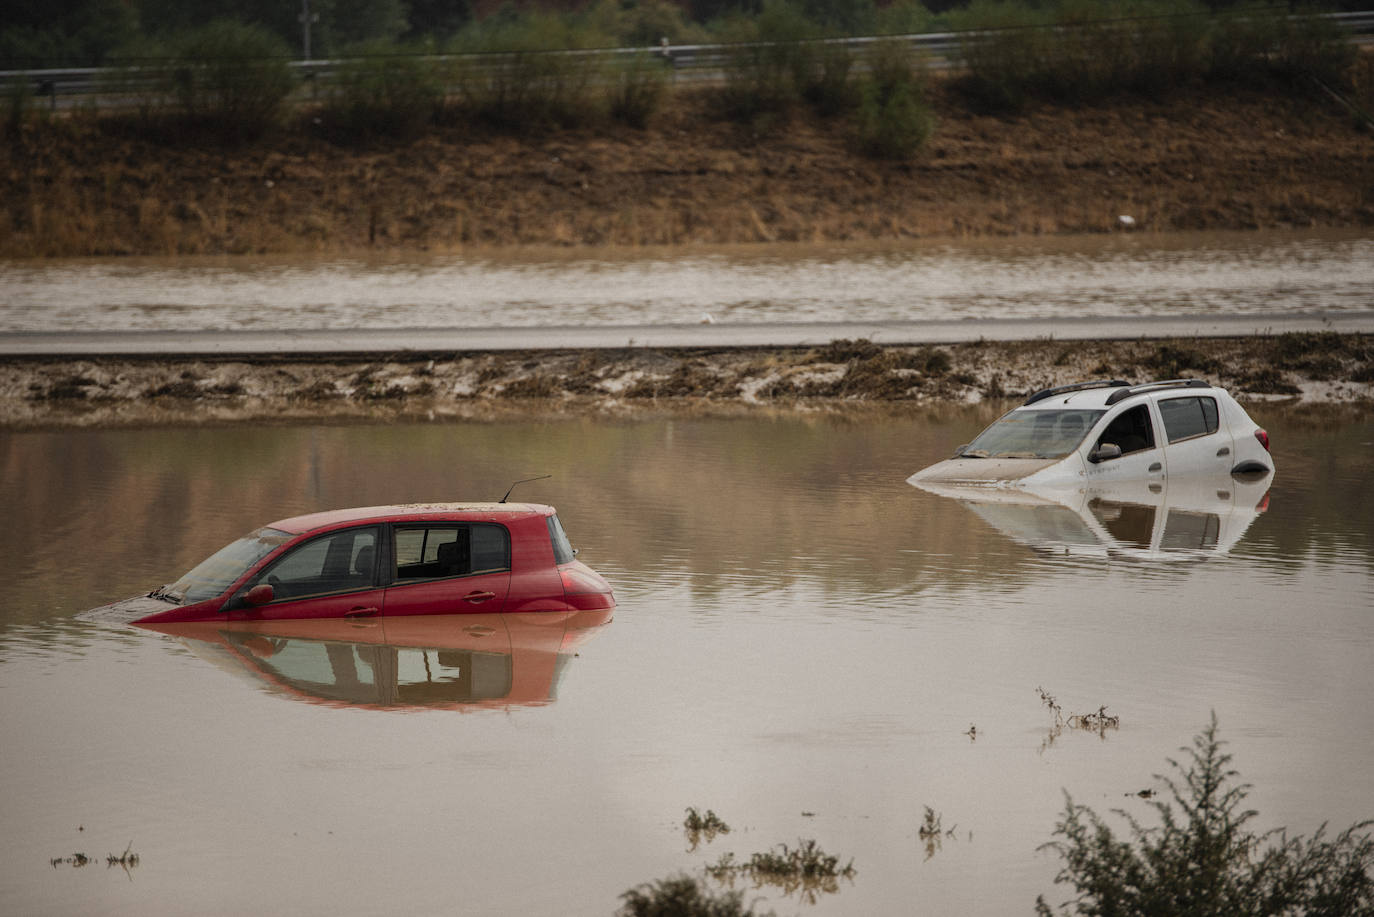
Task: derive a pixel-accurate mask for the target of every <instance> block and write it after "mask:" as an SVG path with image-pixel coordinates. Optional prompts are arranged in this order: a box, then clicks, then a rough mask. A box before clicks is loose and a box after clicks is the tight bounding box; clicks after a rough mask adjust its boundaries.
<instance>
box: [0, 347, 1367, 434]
mask: <svg viewBox="0 0 1374 917" xmlns="http://www.w3.org/2000/svg"><path fill="white" fill-rule="evenodd" d="M1182 376H1194V377H1200V378H1205V379H1208V380H1210V381H1214V382H1219V383H1221V384H1222V385H1224V386H1225V387H1227V388H1228V389H1230V390H1231V391H1232V392H1234V393H1235V394H1236V395H1237V396H1238V397H1239V398H1241V399H1242V400H1251V401H1254V400H1261V399H1288V400H1293V401H1298V402H1302V403H1346V404H1349V403H1354V404H1368V403H1370V402H1371V401H1374V339H1371V336H1368V335H1358V334H1351V335H1341V334H1334V333H1329V334H1285V335H1278V336H1273V337H1246V338H1207V339H1201V338H1190V339H1174V340H1137V341H1025V342H973V343H966V344H951V345H935V346H891V347H883V346H879V345H876V344H872V343H870V342H868V341H863V340H859V341H851V340H840V341H834V342H832V343H830V344H829V345H826V346H824V347H819V348H786V347H778V348H737V349H712V350H707V349H678V350H668V349H645V348H627V349H616V350H574V349H566V350H540V351H503V352H499V353H498V352H492V353H434V354H413V353H407V354H390V355H387V354H376V355H370V356H366V357H359V356H349V357H347V358H332V357H327V356H326V357H304V356H301V357H292V356H284V357H279V358H271V359H262V358H255V359H247V358H235V357H223V358H217V359H185V360H178V359H162V358H159V359H151V358H146V359H139V358H117V359H116V358H108V359H80V360H58V359H15V358H11V359H8V360H5V361H4V362H0V425H3V426H5V427H9V428H11V429H15V428H27V427H46V426H106V425H111V426H130V425H157V424H207V423H226V422H244V421H254V422H261V421H296V420H316V419H328V420H347V419H355V420H365V421H390V420H399V419H409V418H432V419H445V418H455V419H456V418H474V419H484V418H499V417H502V416H514V415H520V414H526V415H527V414H530V413H544V414H577V413H612V414H634V413H636V412H643V411H652V410H662V409H673V410H678V409H685V410H696V411H751V410H757V409H759V408H762V407H770V408H773V409H782V410H833V409H849V408H853V407H855V406H857V405H864V404H894V405H901V404H913V405H914V404H931V403H967V402H978V401H985V400H992V399H1003V398H1013V397H1016V396H1018V395H1022V394H1025V393H1028V392H1030V391H1034V390H1036V389H1039V388H1043V387H1046V386H1051V385H1059V384H1064V383H1068V382H1073V381H1079V380H1082V379H1089V378H1101V377H1111V378H1122V379H1126V380H1130V381H1146V380H1150V379H1159V378H1176V377H1182Z"/></svg>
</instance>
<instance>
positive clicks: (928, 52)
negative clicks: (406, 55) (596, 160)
mask: <svg viewBox="0 0 1374 917" xmlns="http://www.w3.org/2000/svg"><path fill="white" fill-rule="evenodd" d="M1324 18H1327V19H1331V20H1333V21H1335V22H1337V23H1339V24H1340V25H1341V26H1342V27H1343V28H1344V29H1345V30H1346V32H1347V33H1348V34H1349V36H1350V40H1351V41H1353V42H1356V43H1358V44H1361V45H1364V44H1370V43H1374V10H1368V11H1362V12H1350V13H1328V14H1325V17H1324ZM1129 21H1130V20H1122V22H1123V23H1124V22H1129ZM970 34H976V33H969V32H953V31H951V32H925V33H920V34H912V35H881V36H880V35H873V36H865V37H860V38H832V39H821V40H820V41H819V43H820V44H832V45H839V46H843V47H846V48H849V49H851V50H855V51H860V50H862V49H864V48H866V47H868V46H870V45H872V44H874V43H875V42H879V41H904V42H907V43H908V44H910V45H911V47H912V49H913V50H914V51H917V52H919V53H921V54H922V55H923V56H924V57H925V58H926V60H927V61H928V62H929V63H930V64H931V65H932V66H934V67H937V68H940V67H948V66H950V65H951V64H953V63H954V62H956V61H957V60H958V57H959V51H960V47H961V45H962V43H963V42H964V41H965V40H967V38H968V37H969V35H970ZM741 47H748V46H747V45H739V44H700V45H663V46H655V47H649V48H610V49H600V50H588V51H553V52H544V53H550V54H560V55H579V56H588V57H596V58H604V59H606V60H607V61H615V60H618V59H627V58H633V57H638V56H648V57H652V58H657V59H661V60H663V62H664V64H665V65H671V67H672V72H673V74H674V78H675V79H679V78H680V79H682V80H683V81H689V82H690V81H704V80H708V79H711V78H712V77H713V76H718V75H719V73H720V72H721V71H723V70H724V69H725V68H726V66H727V65H728V64H729V61H730V59H731V56H732V55H734V54H737V53H738V51H739V49H740V48H741ZM511 57H512V55H511V54H505V53H500V52H485V53H480V54H456V55H435V56H433V57H432V58H431V59H436V60H453V61H469V62H477V63H478V65H479V66H483V65H490V66H493V67H494V66H497V65H499V63H500V62H502V61H509V60H510V59H511ZM349 63H350V59H349V58H339V59H336V60H309V61H291V62H290V67H291V68H292V70H294V71H295V72H296V74H297V75H298V76H299V77H300V80H301V82H302V83H303V84H305V85H311V84H313V85H315V86H320V85H327V84H328V83H330V82H331V81H333V80H334V79H335V78H336V77H337V76H338V74H339V73H340V72H341V71H342V70H343V68H344V67H346V66H347V65H348V64H349ZM140 70H144V71H146V74H147V76H146V77H144V78H140ZM161 73H165V68H160V67H154V66H148V67H146V68H139V67H128V68H116V67H67V68H56V69H48V70H0V86H4V85H7V84H11V83H13V82H15V81H18V80H27V81H28V83H29V90H30V92H31V93H32V94H33V96H35V97H36V98H37V99H40V100H41V99H47V100H49V101H50V104H51V105H52V107H53V108H57V107H58V105H59V100H61V104H66V105H70V104H74V102H75V101H76V100H79V99H80V98H83V97H90V96H96V95H109V94H111V93H121V92H122V93H131V92H136V91H137V90H138V89H139V88H140V83H141V84H142V86H143V87H144V88H147V87H150V86H151V85H152V84H153V82H154V80H156V79H157V78H158V75H159V74H161Z"/></svg>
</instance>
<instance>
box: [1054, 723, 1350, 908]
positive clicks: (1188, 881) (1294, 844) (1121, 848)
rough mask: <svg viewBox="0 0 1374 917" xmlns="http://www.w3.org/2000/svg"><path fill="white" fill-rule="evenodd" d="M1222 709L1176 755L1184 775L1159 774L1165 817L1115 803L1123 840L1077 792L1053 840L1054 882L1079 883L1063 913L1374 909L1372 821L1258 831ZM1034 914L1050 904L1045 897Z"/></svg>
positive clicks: (1160, 806) (1160, 807)
mask: <svg viewBox="0 0 1374 917" xmlns="http://www.w3.org/2000/svg"><path fill="white" fill-rule="evenodd" d="M1222 744H1223V743H1222V742H1221V741H1220V740H1219V739H1218V738H1217V719H1216V715H1215V714H1213V716H1212V720H1211V723H1210V725H1208V726H1207V728H1206V729H1204V730H1203V731H1202V733H1201V734H1200V735H1198V736H1196V737H1195V738H1194V739H1193V746H1192V748H1185V749H1182V750H1183V751H1186V752H1187V753H1188V756H1189V759H1190V760H1189V763H1188V766H1187V768H1186V769H1185V768H1184V766H1183V765H1181V764H1179V763H1178V762H1176V761H1174V760H1172V759H1170V761H1169V763H1170V765H1172V766H1173V768H1174V770H1176V771H1177V772H1178V773H1179V774H1180V775H1181V780H1180V781H1175V780H1172V779H1169V778H1166V777H1159V778H1157V779H1160V780H1162V781H1163V782H1164V784H1165V786H1166V787H1167V789H1168V796H1169V797H1171V799H1172V802H1170V801H1169V800H1168V799H1166V800H1163V801H1158V802H1154V803H1151V805H1152V807H1153V808H1154V810H1155V812H1156V813H1157V815H1158V816H1159V821H1160V825H1159V826H1158V827H1154V828H1146V827H1143V826H1142V825H1141V824H1140V823H1139V822H1138V821H1136V820H1135V819H1134V818H1132V817H1131V816H1129V815H1126V814H1125V813H1121V812H1118V813H1117V814H1119V815H1121V817H1122V818H1123V819H1125V821H1126V822H1127V824H1128V825H1129V827H1130V832H1131V839H1130V840H1129V841H1125V840H1118V839H1117V838H1116V836H1115V835H1114V834H1113V833H1112V830H1111V828H1110V827H1108V825H1107V824H1106V823H1105V822H1104V821H1103V820H1102V819H1101V818H1099V817H1098V816H1097V814H1096V813H1095V812H1093V811H1092V810H1091V809H1089V808H1088V807H1087V806H1080V805H1076V804H1074V802H1073V800H1072V799H1068V800H1067V801H1066V804H1065V809H1064V815H1063V818H1062V819H1061V820H1060V822H1059V824H1058V825H1056V826H1055V830H1054V834H1055V836H1056V837H1059V838H1062V839H1061V840H1056V841H1052V842H1050V843H1049V844H1046V845H1045V846H1046V847H1047V848H1049V849H1051V850H1054V851H1055V852H1056V853H1058V854H1059V855H1060V856H1061V857H1062V858H1063V860H1064V866H1063V868H1062V869H1061V870H1060V873H1059V875H1058V876H1056V877H1055V882H1056V883H1057V884H1059V883H1063V884H1067V885H1071V886H1073V888H1074V889H1075V890H1076V892H1077V897H1076V898H1074V899H1073V900H1072V901H1068V902H1065V903H1064V904H1063V905H1061V906H1060V913H1063V914H1093V915H1121V917H1130V915H1139V917H1147V915H1163V914H1167V915H1170V917H1229V915H1238V917H1240V915H1244V917H1267V915H1274V917H1279V915H1298V914H1305V915H1309V917H1316V915H1330V917H1338V915H1339V917H1357V915H1370V914H1374V877H1371V874H1370V873H1371V869H1374V839H1372V838H1371V837H1370V836H1369V834H1368V833H1361V832H1365V829H1367V828H1368V827H1369V826H1370V825H1371V824H1374V822H1369V821H1365V822H1360V823H1358V824H1355V825H1352V826H1351V827H1349V828H1347V829H1346V830H1344V831H1342V832H1341V833H1340V834H1338V835H1336V836H1335V837H1334V838H1331V839H1327V838H1326V836H1325V834H1326V832H1325V825H1323V826H1322V827H1321V828H1319V829H1318V830H1317V832H1316V834H1314V835H1313V836H1312V838H1311V839H1310V840H1304V839H1303V838H1302V837H1296V838H1289V837H1288V835H1287V833H1286V831H1271V832H1266V833H1265V834H1261V835H1255V834H1253V833H1251V832H1250V831H1249V830H1248V829H1247V827H1246V826H1247V824H1248V823H1249V822H1250V820H1251V819H1253V818H1254V817H1255V816H1256V814H1258V813H1256V812H1255V811H1253V810H1250V809H1242V808H1241V805H1242V803H1243V802H1244V801H1245V797H1246V795H1247V794H1248V792H1249V789H1250V787H1249V785H1248V784H1236V783H1234V778H1235V777H1237V776H1238V774H1237V772H1236V771H1234V770H1231V769H1229V765H1230V762H1231V756H1230V755H1228V754H1223V753H1222V751H1221V746H1222ZM1036 912H1037V913H1038V914H1040V915H1042V917H1048V915H1051V914H1053V911H1052V910H1051V908H1050V907H1049V905H1048V904H1046V903H1045V899H1044V897H1043V896H1042V897H1041V898H1040V899H1039V900H1038V901H1037V902H1036Z"/></svg>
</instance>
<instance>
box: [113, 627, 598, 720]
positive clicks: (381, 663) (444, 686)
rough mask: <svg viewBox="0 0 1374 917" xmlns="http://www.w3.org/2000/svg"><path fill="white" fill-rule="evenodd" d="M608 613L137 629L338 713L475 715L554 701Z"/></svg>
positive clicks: (278, 691) (281, 692)
mask: <svg viewBox="0 0 1374 917" xmlns="http://www.w3.org/2000/svg"><path fill="white" fill-rule="evenodd" d="M612 614H613V612H612V611H611V610H610V609H601V610H597V611H563V612H539V613H537V614H470V615H424V616H410V617H400V618H365V619H361V620H337V619H335V620H325V621H300V620H294V621H236V622H216V623H211V622H197V623H191V624H143V625H140V626H141V627H146V628H148V629H149V630H155V631H158V632H159V633H164V634H167V635H169V636H174V637H179V638H181V639H182V640H183V641H184V642H185V643H186V645H187V646H188V647H189V648H190V649H191V650H192V652H194V653H196V655H198V656H201V657H202V658H205V659H207V660H209V661H211V662H214V663H215V664H217V665H219V666H220V667H222V668H224V669H226V670H227V671H230V672H233V673H235V674H240V675H241V674H248V675H251V676H252V677H253V679H254V680H255V681H258V682H259V683H260V684H262V685H265V686H266V687H267V689H268V690H270V691H272V692H273V693H276V694H281V695H284V696H287V697H290V698H293V699H295V700H303V701H308V702H310V703H317V704H327V705H330V706H337V707H363V708H368V709H387V710H407V709H416V708H423V709H444V710H480V709H487V708H505V707H525V706H538V705H541V704H548V703H552V702H553V701H554V700H555V699H556V694H557V685H558V681H559V679H560V678H561V677H562V675H563V672H564V669H565V667H566V666H567V663H568V660H570V659H571V658H572V656H573V654H574V650H575V648H576V647H578V646H579V645H581V644H582V643H584V642H585V641H586V640H587V639H589V638H590V637H591V635H592V634H594V633H596V631H597V629H598V628H600V627H602V626H603V625H605V624H607V623H608V622H609V621H610V620H611V615H612Z"/></svg>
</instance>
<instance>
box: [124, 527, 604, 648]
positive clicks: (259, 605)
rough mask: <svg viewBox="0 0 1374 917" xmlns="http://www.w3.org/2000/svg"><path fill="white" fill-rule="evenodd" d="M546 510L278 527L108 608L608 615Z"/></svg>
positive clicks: (599, 584)
mask: <svg viewBox="0 0 1374 917" xmlns="http://www.w3.org/2000/svg"><path fill="white" fill-rule="evenodd" d="M576 553H577V552H576V551H574V550H573V549H572V545H570V544H569V543H568V536H567V535H566V534H565V533H564V531H563V526H562V524H561V523H560V522H559V521H558V516H557V514H556V513H555V512H554V509H553V507H551V506H543V505H541V504H537V503H478V504H459V503H430V504H411V505H406V506H370V507H362V508H359V509H341V510H334V511H332V512H325V513H313V514H311V515H307V516H297V517H295V518H292V519H283V520H281V521H280V522H274V523H272V524H271V525H269V526H267V527H265V528H261V529H258V530H257V531H256V532H253V533H252V534H250V535H247V536H245V537H243V538H240V539H239V540H238V541H235V542H234V543H233V544H230V545H228V546H227V547H225V548H223V549H221V550H220V551H218V552H217V553H216V554H214V555H213V556H211V557H210V558H209V559H207V560H205V561H202V562H201V563H200V564H198V565H197V566H196V567H195V569H193V570H191V572H189V573H187V574H186V575H185V576H183V577H182V578H181V579H179V580H177V581H176V582H175V583H171V584H169V585H166V586H163V587H162V588H161V589H157V590H155V591H153V592H150V593H148V594H147V595H146V596H139V597H137V598H133V599H127V600H125V601H123V602H118V603H116V604H115V605H113V606H107V608H106V609H102V610H109V611H111V612H116V613H118V614H120V615H121V616H124V617H126V618H127V619H136V623H148V624H152V623H163V624H168V623H173V622H186V621H240V620H246V621H270V620H281V619H290V618H363V617H374V616H377V617H388V618H390V617H399V616H406V615H452V614H470V613H479V612H480V613H495V612H526V611H577V610H600V609H608V608H614V607H615V598H614V596H613V595H612V593H611V587H610V586H609V585H608V584H607V583H606V581H605V580H604V579H602V578H601V576H600V575H599V574H598V573H597V572H596V571H595V570H593V569H592V568H591V567H588V566H587V565H586V564H584V563H582V562H580V561H578V560H577V559H576V558H575V557H574V555H575V554H576Z"/></svg>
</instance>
